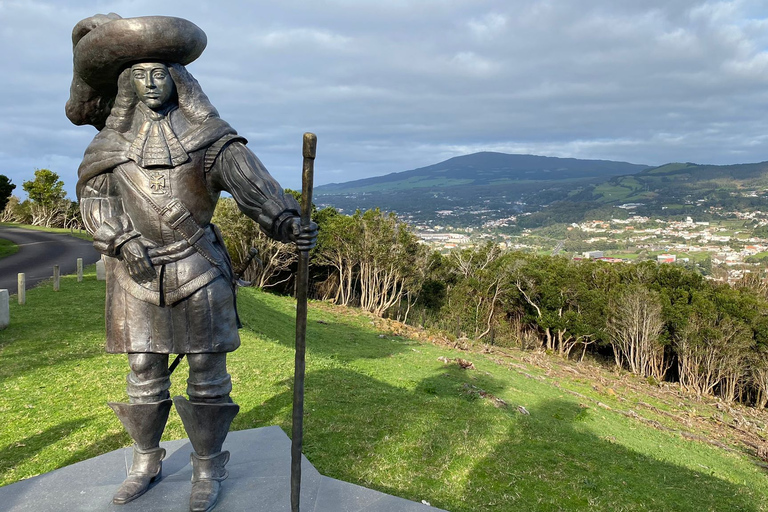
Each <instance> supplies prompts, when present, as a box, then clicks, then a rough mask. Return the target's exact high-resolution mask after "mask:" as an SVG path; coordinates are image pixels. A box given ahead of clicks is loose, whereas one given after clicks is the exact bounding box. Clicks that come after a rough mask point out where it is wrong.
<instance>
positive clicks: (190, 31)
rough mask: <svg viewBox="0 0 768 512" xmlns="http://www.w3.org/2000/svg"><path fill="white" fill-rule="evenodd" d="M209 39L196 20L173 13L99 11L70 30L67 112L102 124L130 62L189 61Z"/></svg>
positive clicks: (76, 119) (73, 118) (76, 118)
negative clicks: (126, 14) (138, 14)
mask: <svg viewBox="0 0 768 512" xmlns="http://www.w3.org/2000/svg"><path fill="white" fill-rule="evenodd" d="M206 43H207V38H206V36H205V32H203V31H202V29H200V27H198V26H197V25H195V24H194V23H192V22H190V21H187V20H185V19H182V18H175V17H171V16H142V17H138V18H121V17H120V16H118V15H117V14H114V13H110V14H107V15H104V14H97V15H95V16H91V17H90V18H86V19H84V20H82V21H80V22H79V23H78V24H77V25H75V28H74V29H73V30H72V53H73V63H74V66H73V76H72V86H71V88H70V97H69V100H68V101H67V105H66V113H67V117H68V118H69V119H70V121H72V122H73V123H74V124H78V125H81V124H91V125H93V126H95V127H96V128H98V129H101V128H102V127H103V126H104V121H105V120H106V118H107V116H108V115H109V110H110V108H111V105H112V101H113V100H114V98H115V95H116V93H117V78H118V76H119V75H120V72H121V71H122V70H123V69H125V67H126V66H127V65H129V64H131V63H134V62H142V61H144V62H146V61H154V62H167V63H174V62H175V63H179V64H189V63H190V62H192V61H194V60H195V59H197V58H198V57H199V56H200V54H202V53H203V50H204V49H205V45H206Z"/></svg>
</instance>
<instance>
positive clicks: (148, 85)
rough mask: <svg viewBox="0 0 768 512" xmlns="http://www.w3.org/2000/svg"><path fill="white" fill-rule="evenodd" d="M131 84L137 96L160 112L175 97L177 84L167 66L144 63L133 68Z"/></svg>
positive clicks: (156, 63)
mask: <svg viewBox="0 0 768 512" xmlns="http://www.w3.org/2000/svg"><path fill="white" fill-rule="evenodd" d="M131 83H132V84H133V90H134V91H136V96H138V97H139V99H140V100H141V101H142V102H143V103H144V104H145V105H146V106H148V107H149V108H151V109H152V110H159V109H160V108H162V107H163V105H165V104H166V102H167V101H168V100H169V99H171V97H172V96H173V91H174V89H175V84H174V83H173V78H171V75H170V74H169V73H168V68H167V67H166V66H165V64H161V63H159V62H142V63H139V64H134V65H133V66H131Z"/></svg>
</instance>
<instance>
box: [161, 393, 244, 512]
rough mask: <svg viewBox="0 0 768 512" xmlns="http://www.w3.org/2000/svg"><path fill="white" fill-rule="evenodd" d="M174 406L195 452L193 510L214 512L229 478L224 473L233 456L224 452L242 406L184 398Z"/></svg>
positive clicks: (180, 398) (193, 460)
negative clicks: (222, 488)
mask: <svg viewBox="0 0 768 512" xmlns="http://www.w3.org/2000/svg"><path fill="white" fill-rule="evenodd" d="M173 402H174V404H175V405H176V410H177V411H178V412H179V416H181V421H182V423H184V429H185V430H186V431H187V435H188V436H189V441H190V442H191V443H192V448H194V450H195V452H194V453H192V456H191V461H192V494H191V495H190V497H189V510H190V512H210V511H211V510H213V507H214V506H216V502H217V501H218V499H219V490H220V489H221V482H222V481H223V480H225V479H226V478H227V476H229V474H228V473H227V470H226V469H224V466H225V465H226V463H227V462H229V452H228V451H226V450H225V451H222V450H221V448H222V446H223V445H224V439H225V438H226V437H227V432H229V425H230V424H231V423H232V420H233V419H234V418H235V416H237V413H238V411H239V410H240V406H239V405H237V404H233V403H201V402H190V401H188V400H187V399H186V398H184V397H182V396H177V397H174V399H173Z"/></svg>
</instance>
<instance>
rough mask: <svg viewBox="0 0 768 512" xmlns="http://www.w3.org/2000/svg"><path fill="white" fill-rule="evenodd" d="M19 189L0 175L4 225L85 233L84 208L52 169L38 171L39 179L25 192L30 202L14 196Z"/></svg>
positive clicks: (24, 186) (26, 186)
mask: <svg viewBox="0 0 768 512" xmlns="http://www.w3.org/2000/svg"><path fill="white" fill-rule="evenodd" d="M15 188H16V185H15V184H13V183H11V180H9V179H8V177H7V176H2V175H0V222H17V223H20V224H31V225H33V226H43V227H47V228H67V229H82V228H83V222H82V218H81V217H80V205H79V204H78V202H77V201H71V200H70V199H68V198H67V193H66V191H65V190H64V182H63V181H62V180H61V179H59V175H58V174H57V173H55V172H53V171H51V170H50V169H36V170H35V177H34V178H33V179H31V180H28V181H24V182H23V183H22V185H21V188H22V189H23V190H24V191H25V192H26V193H27V196H28V199H25V200H23V201H22V200H21V199H19V198H18V197H17V196H15V195H11V194H12V192H13V190H14V189H15Z"/></svg>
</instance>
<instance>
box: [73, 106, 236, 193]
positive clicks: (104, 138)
mask: <svg viewBox="0 0 768 512" xmlns="http://www.w3.org/2000/svg"><path fill="white" fill-rule="evenodd" d="M126 135H127V136H129V137H131V139H129V138H127V137H126ZM225 135H237V132H236V131H235V129H234V128H232V127H231V126H230V125H229V123H227V122H226V121H224V120H222V119H221V118H219V117H209V118H208V119H206V120H205V121H203V122H202V123H200V124H199V125H196V126H192V127H191V128H189V129H188V130H187V131H186V132H185V133H184V134H182V135H181V136H180V137H179V142H180V143H181V146H182V147H183V148H184V150H185V151H186V152H187V153H192V152H193V151H197V150H200V149H204V148H207V147H208V146H210V145H211V144H213V143H214V142H216V141H217V140H219V139H220V138H222V137H223V136H225ZM132 137H133V134H132V133H130V132H129V133H127V134H123V133H120V132H118V131H116V130H113V129H112V128H104V129H102V130H101V131H100V132H99V133H98V134H97V135H96V136H95V137H94V138H93V140H92V141H91V143H90V144H89V145H88V147H87V148H86V150H85V154H84V155H83V161H82V163H80V167H79V168H78V169H77V188H76V192H77V199H78V201H79V200H80V195H81V193H82V190H83V187H85V184H86V183H88V181H89V180H90V179H92V178H94V177H96V176H98V175H100V174H103V173H105V172H110V171H112V169H114V168H115V167H117V166H118V165H120V164H124V163H125V162H127V161H128V160H129V158H128V156H127V155H128V148H130V146H131V143H132V142H133V140H132Z"/></svg>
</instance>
